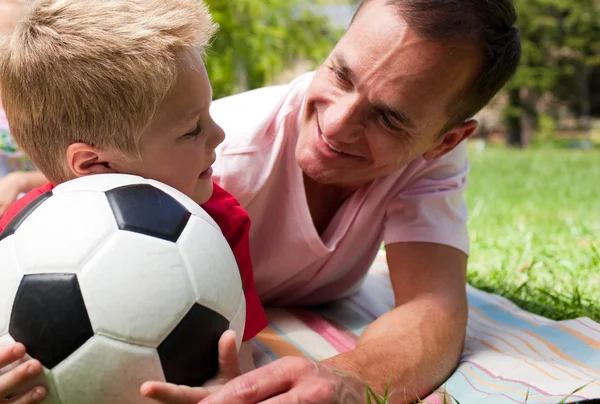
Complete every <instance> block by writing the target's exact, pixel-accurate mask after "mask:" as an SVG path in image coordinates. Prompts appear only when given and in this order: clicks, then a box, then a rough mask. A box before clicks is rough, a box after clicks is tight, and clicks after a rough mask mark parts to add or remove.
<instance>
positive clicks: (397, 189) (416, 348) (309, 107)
mask: <svg viewBox="0 0 600 404" xmlns="http://www.w3.org/2000/svg"><path fill="white" fill-rule="evenodd" d="M515 20H516V15H515V10H514V8H513V6H512V4H511V2H510V0H455V1H448V0H364V1H363V3H362V4H361V6H360V8H359V10H358V11H357V14H356V15H355V17H354V19H353V21H352V23H351V25H350V27H349V29H348V31H347V33H346V34H345V36H344V37H343V38H342V39H341V40H340V41H339V43H338V44H337V45H336V47H335V49H334V50H333V52H332V53H331V55H330V57H329V58H328V59H327V61H325V63H324V64H323V65H322V66H321V67H320V68H319V69H318V71H317V72H316V73H314V74H312V73H311V74H308V75H305V76H302V77H300V78H299V79H297V80H295V81H294V82H293V83H291V84H290V85H289V86H285V87H272V88H267V89H261V90H256V91H251V92H247V93H244V94H241V95H237V96H233V97H229V98H226V99H223V100H220V101H218V102H215V103H213V108H212V111H211V112H212V114H213V117H214V118H215V120H216V121H217V122H218V123H219V124H220V125H221V126H222V127H223V128H224V130H225V133H226V135H227V136H226V140H225V142H224V143H223V145H222V147H221V149H220V150H219V155H218V157H217V163H216V164H217V165H216V166H215V176H216V181H217V182H218V183H219V184H220V185H221V186H223V187H224V188H225V189H227V190H228V191H229V192H231V193H232V194H233V195H234V196H236V197H237V198H238V200H239V201H240V203H241V204H242V205H243V206H244V207H245V208H246V209H247V210H248V212H249V214H250V217H251V220H252V230H251V234H250V238H251V250H252V258H253V262H254V267H255V281H256V286H257V289H258V292H259V295H261V298H262V299H263V301H264V302H265V303H266V304H271V305H311V304H319V303H323V302H326V301H331V300H334V299H338V298H340V297H343V296H345V295H347V294H349V293H351V292H352V291H354V290H356V288H357V287H358V286H359V285H360V280H361V279H362V278H363V277H364V275H365V273H366V271H367V270H368V268H369V266H370V264H371V262H372V260H373V258H374V256H375V255H376V253H377V251H378V249H379V246H380V244H381V242H382V241H383V242H384V243H385V248H386V253H387V260H388V265H389V271H390V278H391V282H392V286H393V289H394V293H395V301H396V306H397V307H396V308H395V309H393V310H391V311H390V312H388V313H387V314H385V315H384V316H382V317H380V318H379V319H377V320H376V321H375V322H373V324H371V325H370V326H369V327H368V328H367V329H366V330H365V332H364V333H363V334H362V336H361V338H360V339H359V341H358V344H357V346H356V348H355V349H354V350H352V351H350V352H347V353H344V354H341V355H338V356H336V357H333V358H330V359H327V360H324V361H322V362H320V363H317V362H314V361H311V360H308V359H301V358H283V359H280V360H277V361H275V362H273V363H271V364H269V365H267V366H265V367H262V368H260V369H257V370H255V371H253V372H250V373H247V374H245V375H243V376H240V377H238V378H236V379H234V380H232V381H230V382H229V383H228V384H226V385H225V386H224V387H223V388H222V389H220V390H219V391H218V392H216V393H214V394H213V395H211V396H209V397H208V398H206V399H204V400H203V401H201V403H203V404H205V403H211V404H217V403H219V404H224V403H243V404H245V403H265V404H266V403H268V404H288V403H319V404H325V403H343V404H352V403H364V401H365V391H364V387H363V384H362V383H363V382H366V383H368V384H369V385H370V386H371V387H372V388H373V389H374V390H375V391H376V392H379V393H380V394H382V393H383V391H384V390H385V386H386V384H387V383H388V381H390V382H391V387H392V390H394V391H395V394H394V396H393V397H392V400H391V402H394V403H403V402H412V401H413V400H415V399H416V398H417V397H425V396H427V395H428V394H429V393H430V392H431V391H432V390H434V389H435V388H437V387H438V386H439V385H440V384H442V383H443V382H444V381H445V380H446V378H447V377H448V376H450V374H451V373H452V371H453V370H454V369H455V367H456V365H457V363H458V361H459V358H460V355H461V350H462V346H463V342H464V337H465V328H466V323H467V301H466V292H465V284H466V267H467V255H468V252H469V251H468V248H469V247H468V233H467V230H466V221H467V212H466V206H465V203H464V200H463V198H462V192H463V190H464V188H465V185H466V177H467V171H468V161H467V156H466V146H465V143H466V142H465V140H466V139H467V138H468V137H469V136H471V135H472V134H473V133H474V132H475V130H476V127H477V123H476V122H475V121H474V120H472V119H471V118H472V116H473V115H474V114H475V113H476V112H478V111H479V110H480V109H481V108H483V107H484V106H485V105H486V104H487V103H488V102H489V100H490V99H491V98H492V97H493V96H494V95H495V94H496V93H497V92H498V91H499V90H500V89H501V87H502V86H503V85H504V84H505V83H506V81H507V80H508V79H509V78H510V77H511V76H512V75H513V73H514V71H515V70H516V67H517V65H518V62H519V57H520V43H519V35H518V31H517V30H516V29H515V28H513V24H514V22H515ZM338 370H340V371H342V372H343V373H340V372H338ZM347 374H350V375H353V376H348V375H347ZM182 402H184V401H182Z"/></svg>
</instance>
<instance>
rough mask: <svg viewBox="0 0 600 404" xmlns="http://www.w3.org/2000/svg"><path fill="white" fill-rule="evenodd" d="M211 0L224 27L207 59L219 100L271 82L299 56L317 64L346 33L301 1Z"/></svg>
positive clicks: (220, 23)
mask: <svg viewBox="0 0 600 404" xmlns="http://www.w3.org/2000/svg"><path fill="white" fill-rule="evenodd" d="M206 3H207V4H208V5H209V7H210V11H211V13H212V14H213V16H214V19H215V21H216V22H217V23H218V24H219V26H220V28H219V32H218V33H217V36H216V38H215V40H214V43H213V44H212V46H211V49H210V50H209V52H208V59H207V63H206V68H207V71H208V74H209V77H210V79H211V83H212V85H213V91H214V98H215V99H217V98H221V97H223V96H227V95H231V94H234V93H237V92H240V91H244V90H247V89H253V88H258V87H262V86H264V85H267V84H269V82H270V81H271V80H272V79H273V78H274V77H275V76H276V75H277V74H278V73H280V72H281V71H282V70H284V69H285V68H286V67H288V66H290V64H292V63H294V62H295V61H296V60H307V61H310V62H312V63H313V64H314V65H315V66H316V64H317V63H320V62H322V61H323V60H324V59H325V58H326V56H327V55H328V54H329V52H330V51H331V49H332V48H333V46H334V45H335V42H336V41H337V40H338V39H339V38H340V36H341V32H340V31H339V30H338V29H334V28H332V27H331V26H330V25H329V23H328V20H327V18H326V17H323V16H318V15H317V14H316V13H315V12H314V11H312V10H311V8H309V7H308V6H306V2H305V1H302V0H236V1H230V0H206ZM313 6H315V7H316V6H317V5H315V4H313Z"/></svg>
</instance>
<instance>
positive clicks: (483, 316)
mask: <svg viewBox="0 0 600 404" xmlns="http://www.w3.org/2000/svg"><path fill="white" fill-rule="evenodd" d="M467 293H468V300H469V322H468V327H467V339H466V344H465V348H464V351H463V355H462V358H461V362H460V365H459V366H458V368H457V369H456V371H455V372H454V374H453V375H452V376H451V377H450V378H449V379H448V380H447V381H446V383H444V384H443V385H442V387H441V388H440V389H439V390H438V391H436V392H435V393H433V394H432V395H431V396H429V397H427V398H426V399H425V400H424V402H427V403H430V404H442V403H445V402H447V403H450V402H452V403H456V402H459V403H461V404H465V403H478V404H500V403H511V404H512V403H559V402H560V401H561V400H563V399H564V398H565V397H567V396H569V395H570V394H571V393H572V392H573V391H574V390H577V389H578V388H581V387H582V386H585V387H584V388H583V389H581V390H580V391H578V392H576V393H575V394H573V395H571V396H570V398H569V399H568V400H567V401H566V402H577V401H581V400H583V399H590V398H600V324H598V323H595V322H593V321H592V320H590V319H588V318H579V319H576V320H569V321H552V320H549V319H546V318H543V317H540V316H537V315H534V314H531V313H528V312H526V311H524V310H522V309H520V308H518V307H517V306H516V305H514V304H513V303H512V302H510V301H508V300H506V299H504V298H502V297H499V296H496V295H492V294H488V293H485V292H482V291H479V290H477V289H475V288H472V287H470V286H469V287H468V290H467ZM393 302H394V298H393V292H392V289H391V285H390V281H389V277H388V272H387V265H386V261H385V253H384V252H381V253H380V254H379V255H378V257H377V258H376V260H375V262H374V264H373V266H372V268H371V270H370V271H369V274H368V276H367V278H366V280H365V283H364V285H363V287H362V288H361V290H360V292H359V293H358V294H356V295H354V296H352V297H350V298H347V299H345V300H342V301H339V302H335V303H332V304H330V305H327V306H325V307H320V308H318V309H311V310H308V309H289V310H288V309H270V308H267V315H268V318H269V327H268V328H267V329H265V330H264V331H263V332H261V333H260V334H259V335H258V337H257V338H255V342H254V343H253V352H254V357H255V361H256V364H257V366H261V365H264V364H266V363H268V362H270V361H273V360H275V359H276V358H278V357H281V356H290V355H291V356H307V357H310V358H313V359H315V360H321V359H324V358H327V357H331V356H334V355H336V354H338V353H340V352H345V351H348V350H350V349H352V348H353V347H354V346H355V344H356V341H357V339H358V337H359V336H360V335H361V333H362V332H363V331H364V329H365V328H366V327H367V325H368V324H369V323H370V322H372V321H373V320H374V319H375V318H377V317H378V316H380V315H381V314H383V313H385V312H386V311H389V310H390V309H391V308H392V307H393ZM444 394H446V401H444ZM451 400H452V401H451Z"/></svg>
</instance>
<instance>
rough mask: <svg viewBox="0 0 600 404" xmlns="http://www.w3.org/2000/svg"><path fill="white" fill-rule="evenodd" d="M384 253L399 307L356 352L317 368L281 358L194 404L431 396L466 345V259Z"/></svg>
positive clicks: (429, 247) (430, 248) (423, 250)
mask: <svg viewBox="0 0 600 404" xmlns="http://www.w3.org/2000/svg"><path fill="white" fill-rule="evenodd" d="M387 254H388V264H389V268H390V275H391V280H392V286H393V288H394V293H395V295H396V306H397V307H396V308H395V309H393V310H392V311H390V312H388V313H386V314H384V315H383V316H381V317H380V318H378V319H377V320H375V321H374V322H373V323H372V324H371V325H370V326H369V327H368V328H367V329H366V330H365V331H364V333H363V334H362V336H361V338H360V339H359V341H358V344H357V346H356V348H355V349H353V350H352V351H349V352H346V353H343V354H341V355H337V356H335V357H333V358H330V359H326V360H324V361H321V362H314V361H312V360H310V359H306V358H294V357H286V358H282V359H278V360H276V361H274V362H271V363H270V364H268V365H265V366H263V367H260V368H258V369H256V370H254V371H252V372H249V373H246V374H245V375H243V376H241V377H238V378H236V379H234V380H232V381H231V382H229V383H227V384H226V385H225V386H224V387H223V388H222V389H220V390H219V391H218V392H216V393H214V394H212V395H210V396H209V397H207V398H205V399H204V400H202V401H201V402H200V403H199V404H228V403H233V402H235V403H238V404H256V403H265V404H266V403H268V404H288V403H292V402H294V403H295V402H302V403H319V404H364V403H365V402H366V400H365V388H364V386H363V382H366V383H368V384H369V385H370V386H371V387H372V388H373V389H375V391H376V392H378V393H379V394H380V395H382V394H383V392H384V390H385V387H386V384H387V382H388V380H390V381H391V389H392V390H393V391H395V394H394V395H393V396H392V398H391V400H390V403H394V404H396V403H409V402H412V401H415V400H416V398H417V397H419V398H421V397H423V398H424V397H425V396H427V395H428V394H429V393H430V392H432V391H433V390H435V388H437V387H438V386H439V385H441V384H442V383H443V382H444V380H445V379H446V378H447V377H448V376H450V374H451V373H452V371H453V369H454V368H455V367H456V365H457V363H458V360H459V358H460V354H461V351H462V347H463V342H464V336H465V329H466V323H467V300H466V293H465V284H466V280H465V278H466V275H465V273H466V263H467V256H466V255H465V254H464V253H463V252H461V251H459V250H457V249H454V248H452V247H448V246H445V245H441V244H433V243H416V242H407V243H395V244H391V245H389V246H388V247H387ZM340 371H341V372H340ZM342 372H343V373H342ZM347 374H351V375H355V376H358V377H359V378H360V379H361V380H362V381H361V380H358V379H357V378H356V377H353V376H348V375H347Z"/></svg>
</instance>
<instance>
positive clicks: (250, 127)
mask: <svg viewBox="0 0 600 404" xmlns="http://www.w3.org/2000/svg"><path fill="white" fill-rule="evenodd" d="M313 74H314V73H313V72H310V73H306V74H303V75H302V76H300V77H298V78H297V79H295V80H293V81H292V82H290V83H289V84H286V85H275V86H267V87H263V88H258V89H254V90H250V91H246V92H243V93H240V94H235V95H232V96H229V97H225V98H221V99H219V100H216V101H214V102H213V103H212V105H211V109H210V113H211V115H212V118H213V119H214V120H215V122H216V123H217V124H218V125H219V126H221V127H222V128H223V130H224V131H225V141H224V142H223V144H222V145H221V146H220V147H219V149H221V150H222V151H225V150H243V151H244V152H248V151H252V150H258V149H261V148H263V147H265V146H266V145H267V144H269V142H272V141H273V135H274V132H273V131H272V130H270V129H271V128H273V123H275V124H277V122H280V121H281V120H283V119H284V118H285V117H286V116H287V115H288V114H289V113H290V112H293V111H294V110H299V109H300V107H301V105H302V102H303V100H304V95H305V93H306V89H307V88H308V85H309V84H310V82H311V81H312V76H313Z"/></svg>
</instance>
